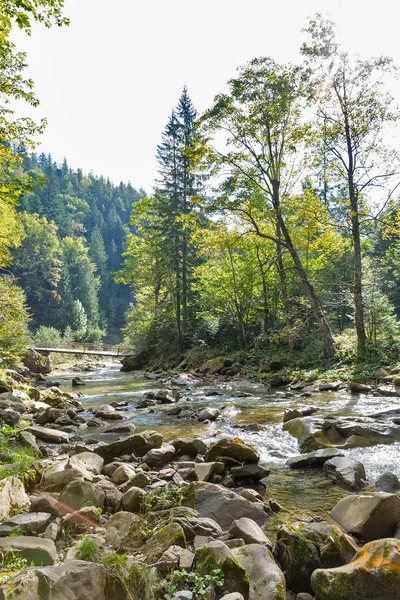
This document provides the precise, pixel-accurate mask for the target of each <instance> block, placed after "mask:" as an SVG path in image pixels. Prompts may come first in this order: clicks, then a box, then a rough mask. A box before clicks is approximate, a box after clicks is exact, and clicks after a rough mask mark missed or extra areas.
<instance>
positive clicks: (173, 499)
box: [142, 485, 185, 513]
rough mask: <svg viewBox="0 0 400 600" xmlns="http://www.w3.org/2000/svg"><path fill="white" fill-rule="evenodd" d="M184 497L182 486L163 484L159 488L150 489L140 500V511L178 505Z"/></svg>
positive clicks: (158, 509) (150, 510)
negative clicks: (141, 500)
mask: <svg viewBox="0 0 400 600" xmlns="http://www.w3.org/2000/svg"><path fill="white" fill-rule="evenodd" d="M184 498H185V490H184V488H179V487H176V486H174V485H165V486H163V487H162V488H161V489H157V490H150V491H149V492H147V493H146V496H145V497H144V500H143V502H142V512H143V513H151V512H155V511H161V510H168V509H170V508H174V507H176V506H180V505H181V504H182V502H183V500H184Z"/></svg>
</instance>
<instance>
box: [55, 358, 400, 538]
mask: <svg viewBox="0 0 400 600" xmlns="http://www.w3.org/2000/svg"><path fill="white" fill-rule="evenodd" d="M76 375H77V374H76V373H74V374H71V375H68V377H67V376H65V375H64V376H63V377H62V378H60V380H61V381H62V388H63V389H64V390H67V391H76V390H77V388H73V390H72V388H71V378H72V376H76ZM81 377H82V379H84V381H85V387H82V388H79V391H82V392H83V394H84V395H83V396H82V398H80V401H81V403H82V405H83V407H84V409H85V410H86V411H88V413H87V414H88V415H89V414H92V413H91V412H89V409H90V408H92V407H95V406H99V405H100V404H110V403H111V402H115V401H116V402H125V401H126V402H127V403H128V406H127V410H126V411H124V412H123V413H122V414H123V415H124V417H125V419H124V421H114V422H108V423H105V425H104V427H97V428H92V427H91V428H86V429H82V431H80V432H79V434H80V435H81V436H82V438H83V439H84V440H85V441H86V442H95V441H106V442H107V441H108V442H109V441H112V440H113V439H117V438H118V437H120V436H121V435H122V434H121V433H116V434H115V433H112V432H110V428H113V427H115V426H120V425H121V423H123V424H124V425H126V424H127V423H132V424H134V425H135V427H136V431H137V432H140V431H143V430H145V429H156V430H157V431H160V432H161V433H162V434H163V436H164V441H169V440H172V439H175V438H177V437H193V436H197V437H201V438H203V439H204V440H206V441H213V440H215V439H216V438H218V437H223V436H228V437H239V438H240V439H241V440H243V441H244V442H246V443H249V444H252V445H253V446H255V447H256V448H257V449H258V450H259V452H260V455H261V462H262V463H263V464H266V465H268V466H269V467H270V469H271V474H270V476H269V477H268V493H269V494H270V496H271V497H273V498H274V500H276V501H277V502H278V503H280V504H281V505H282V506H283V508H284V510H283V511H282V512H281V513H278V515H277V516H276V517H274V518H272V519H270V520H269V521H268V524H267V527H266V530H267V531H268V532H269V533H270V534H271V535H273V532H274V531H275V529H276V524H277V523H279V522H283V521H289V520H293V518H305V517H307V516H315V515H316V514H318V515H320V516H322V517H323V518H326V515H327V511H329V510H330V509H331V508H332V507H333V506H334V504H335V503H336V502H337V501H338V500H339V499H340V498H342V497H343V496H344V495H345V494H346V492H345V491H344V490H342V489H341V488H339V487H338V486H336V485H335V484H333V483H332V482H331V481H330V480H328V479H327V478H325V476H324V475H323V473H322V472H321V471H320V470H318V469H309V470H301V471H292V470H290V469H288V468H287V467H286V466H285V463H286V461H287V459H288V458H290V457H291V456H296V455H298V454H299V449H298V443H297V440H296V439H295V438H294V437H292V436H291V435H290V434H289V433H287V432H284V431H282V416H283V413H284V411H285V409H287V408H298V409H302V408H306V407H307V406H310V405H312V406H316V407H318V409H319V410H318V413H319V414H326V415H328V414H330V415H341V416H344V415H345V416H360V415H367V414H371V413H374V412H377V411H379V410H386V409H392V408H399V407H400V399H398V398H387V397H385V398H382V397H376V396H373V395H372V394H358V395H354V394H350V393H349V392H348V391H347V390H342V391H339V392H332V391H330V392H318V393H313V394H312V397H308V398H307V397H300V394H299V395H297V396H295V397H294V398H281V397H276V396H275V390H272V391H268V389H267V388H266V387H265V386H263V385H262V384H257V383H252V382H246V381H242V382H237V381H232V382H229V383H223V384H214V385H212V386H205V385H196V386H192V385H191V386H190V389H185V388H183V387H182V388H180V392H181V394H182V398H181V399H180V400H179V403H180V404H182V403H187V405H190V406H192V407H193V408H195V409H196V410H197V409H199V408H203V407H215V408H219V409H220V410H221V416H220V418H219V419H218V420H217V421H215V422H214V423H211V424H209V425H205V424H202V423H199V422H198V421H197V420H190V421H185V420H180V419H177V417H176V416H168V415H166V414H165V413H166V412H167V411H168V410H170V409H171V405H157V406H154V407H151V408H143V409H137V408H135V406H136V404H137V402H138V401H139V400H140V399H142V398H143V396H144V394H145V393H146V392H148V391H150V390H152V389H161V388H163V387H164V386H163V385H161V384H160V383H159V382H157V381H154V380H149V379H141V378H137V377H136V376H135V375H134V374H132V373H121V372H120V371H119V366H118V365H113V366H107V367H106V368H99V369H97V370H95V371H93V372H91V373H84V374H81ZM213 392H217V394H218V395H217V394H216V395H209V394H212V393H213ZM243 393H244V394H249V393H250V394H252V395H251V396H245V397H240V396H241V395H242V394H243ZM249 424H258V425H260V426H262V428H263V429H262V430H261V431H248V430H244V429H243V428H242V427H243V426H244V425H249ZM106 430H108V432H107V431H106ZM345 454H346V456H349V457H352V458H356V459H358V460H360V461H361V462H363V464H364V466H365V469H366V473H367V479H368V482H369V483H372V482H373V481H374V480H375V479H376V478H377V477H378V476H379V475H381V474H382V473H385V472H387V471H391V472H393V473H395V474H396V475H397V476H400V444H399V443H395V444H392V445H377V446H373V447H369V448H355V449H350V450H346V451H345Z"/></svg>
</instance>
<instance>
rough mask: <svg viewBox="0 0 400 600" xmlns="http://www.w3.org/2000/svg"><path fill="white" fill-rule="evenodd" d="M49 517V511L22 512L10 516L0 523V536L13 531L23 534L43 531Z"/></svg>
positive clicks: (35, 533) (5, 535)
mask: <svg viewBox="0 0 400 600" xmlns="http://www.w3.org/2000/svg"><path fill="white" fill-rule="evenodd" d="M50 519H51V514H50V513H40V512H39V513H22V514H19V515H15V516H14V517H10V518H9V519H6V520H5V521H3V523H2V524H1V525H0V537H7V536H8V535H10V534H12V533H13V532H16V531H18V532H20V533H21V534H23V535H38V533H43V531H44V530H45V529H46V527H47V525H48V524H49V522H50Z"/></svg>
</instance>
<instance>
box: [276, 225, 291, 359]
mask: <svg viewBox="0 0 400 600" xmlns="http://www.w3.org/2000/svg"><path fill="white" fill-rule="evenodd" d="M276 237H277V239H278V240H279V239H280V238H281V229H280V226H279V222H278V224H277V226H276ZM276 256H277V265H278V274H279V280H280V283H281V294H282V304H283V314H284V315H285V324H286V327H287V330H288V342H289V350H290V352H293V351H294V341H293V336H292V329H291V318H290V304H289V298H288V293H287V284H286V273H285V268H284V266H283V259H282V246H281V245H280V244H276Z"/></svg>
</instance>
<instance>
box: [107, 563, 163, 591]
mask: <svg viewBox="0 0 400 600" xmlns="http://www.w3.org/2000/svg"><path fill="white" fill-rule="evenodd" d="M102 562H103V565H104V566H105V567H106V569H107V574H108V576H109V581H110V586H111V592H112V591H113V590H119V589H121V588H123V589H124V590H125V593H126V597H127V598H128V599H129V600H155V599H156V598H158V597H159V594H158V592H159V590H160V587H161V585H160V577H159V575H158V573H157V571H156V570H155V569H153V568H149V567H147V566H145V565H142V564H138V563H133V564H132V565H129V564H128V563H129V560H128V557H127V556H126V554H110V555H109V556H106V557H105V558H104V559H103V561H102Z"/></svg>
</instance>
